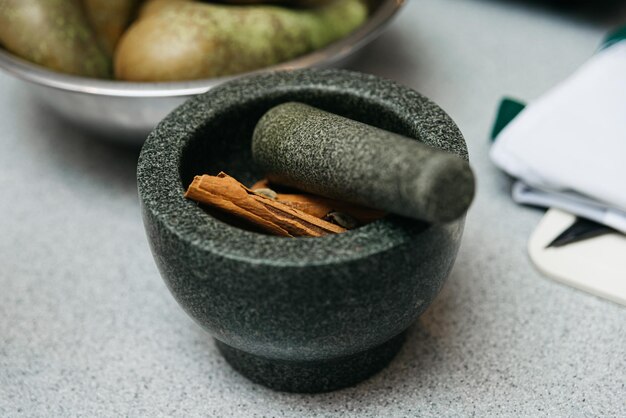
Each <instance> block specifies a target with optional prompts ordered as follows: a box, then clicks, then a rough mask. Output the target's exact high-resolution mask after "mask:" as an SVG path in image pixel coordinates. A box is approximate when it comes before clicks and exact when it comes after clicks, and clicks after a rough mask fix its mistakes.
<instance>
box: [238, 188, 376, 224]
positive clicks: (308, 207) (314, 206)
mask: <svg viewBox="0 0 626 418" xmlns="http://www.w3.org/2000/svg"><path fill="white" fill-rule="evenodd" d="M273 187H274V186H273V185H272V184H270V183H269V181H268V180H267V179H262V180H259V181H258V182H256V183H255V184H254V185H253V186H252V187H251V188H250V189H252V190H253V191H254V190H258V189H273ZM276 200H277V201H278V202H280V203H284V204H285V205H287V206H290V207H292V208H295V209H298V210H301V211H303V212H306V213H308V214H309V215H313V216H315V217H317V218H324V217H325V216H326V215H328V214H329V213H331V212H343V213H346V214H348V215H350V216H352V217H353V218H354V219H356V220H357V221H359V223H360V224H362V225H364V224H368V223H370V222H373V221H375V220H377V219H380V218H382V217H384V216H385V215H386V213H385V212H384V211H381V210H377V209H371V208H368V207H365V206H360V205H355V204H352V203H347V202H342V201H340V200H335V199H330V198H327V197H322V196H317V195H313V194H308V193H277V194H276Z"/></svg>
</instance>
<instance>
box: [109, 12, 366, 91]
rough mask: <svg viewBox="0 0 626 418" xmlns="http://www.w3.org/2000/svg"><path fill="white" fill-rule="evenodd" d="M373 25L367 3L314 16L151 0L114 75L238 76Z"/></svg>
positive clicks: (121, 50)
mask: <svg viewBox="0 0 626 418" xmlns="http://www.w3.org/2000/svg"><path fill="white" fill-rule="evenodd" d="M366 18H367V7H366V6H365V4H364V3H363V2H362V0H334V1H332V2H330V3H328V4H325V5H323V6H319V7H315V8H307V9H287V8H283V7H278V6H270V5H251V6H233V5H222V4H220V5H218V4H209V3H202V2H199V1H192V0H152V1H148V2H147V3H146V4H145V5H144V8H143V9H142V11H141V12H140V14H139V18H138V19H137V20H136V21H135V22H134V23H133V24H132V25H131V26H130V28H129V29H128V30H127V31H126V32H125V33H124V35H123V36H122V39H121V40H120V42H119V44H118V47H117V49H116V53H115V75H116V78H118V79H121V80H129V81H174V80H192V79H199V78H210V77H219V76H225V75H230V74H238V73H242V72H246V71H251V70H255V69H258V68H262V67H267V66H270V65H274V64H278V63H280V62H283V61H287V60H289V59H292V58H295V57H297V56H299V55H302V54H305V53H307V52H310V51H313V50H315V49H319V48H322V47H324V46H326V45H328V44H330V43H331V42H333V41H335V40H337V39H340V38H342V37H344V36H345V35H347V34H349V33H350V32H352V31H353V30H355V29H356V28H357V27H358V26H360V25H361V24H362V23H363V22H364V21H365V19H366Z"/></svg>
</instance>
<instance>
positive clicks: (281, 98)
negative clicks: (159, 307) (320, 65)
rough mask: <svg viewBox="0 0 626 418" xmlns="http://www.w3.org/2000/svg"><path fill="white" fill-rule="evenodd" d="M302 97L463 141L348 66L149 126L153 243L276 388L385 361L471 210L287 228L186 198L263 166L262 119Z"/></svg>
mask: <svg viewBox="0 0 626 418" xmlns="http://www.w3.org/2000/svg"><path fill="white" fill-rule="evenodd" d="M288 101H298V102H302V103H306V104H310V105H311V106H315V107H318V108H320V109H324V110H326V111H329V112H334V113H336V114H339V115H342V116H345V117H348V118H351V119H354V120H357V121H361V122H364V123H368V124H370V125H373V126H376V127H379V128H381V129H386V130H389V131H392V132H396V133H398V134H401V135H404V136H407V137H410V138H414V139H416V140H420V141H422V142H424V143H426V144H428V145H431V146H435V147H438V148H441V149H443V150H446V151H449V152H454V153H456V154H457V155H459V156H460V157H462V158H464V159H467V149H466V146H465V142H464V140H463V137H462V135H461V133H460V132H459V130H458V128H457V127H456V125H455V124H454V122H453V121H452V120H451V119H450V117H449V116H448V115H447V114H446V113H445V112H444V111H443V110H442V109H441V108H439V107H438V106H437V105H436V104H434V103H433V102H431V101H429V100H428V99H427V98H425V97H423V96H422V95H420V94H419V93H417V92H415V91H413V90H410V89H408V88H406V87H403V86H400V85H398V84H396V83H394V82H391V81H387V80H383V79H381V78H378V77H375V76H371V75H365V74H360V73H354V72H349V71H344V70H310V69H309V70H301V71H293V72H281V73H270V74H263V75H257V76H252V77H246V78H241V79H238V80H235V81H232V82H229V83H227V84H224V85H222V86H220V87H218V88H216V89H213V90H211V91H210V92H208V93H206V94H203V95H201V96H198V97H196V98H194V99H191V100H190V101H188V102H186V103H185V104H183V105H182V106H181V107H179V108H178V109H176V110H175V111H174V112H172V113H171V114H170V115H169V116H167V117H166V118H165V119H164V120H163V121H162V122H161V123H160V124H159V126H158V127H157V128H156V129H155V130H154V131H153V132H152V133H151V134H150V136H149V138H148V140H147V141H146V143H145V145H144V147H143V150H142V152H141V155H140V157H139V163H138V172H137V177H138V186H139V195H140V200H141V205H142V213H143V219H144V224H145V227H146V232H147V235H148V240H149V242H150V246H151V249H152V252H153V254H154V258H155V260H156V263H157V265H158V267H159V270H160V272H161V275H162V277H163V279H164V280H165V282H166V283H167V286H168V288H169V289H170V291H171V292H172V294H173V295H174V297H175V298H176V300H177V301H178V302H179V303H180V305H181V306H182V307H183V308H184V309H185V311H186V312H187V313H188V314H189V315H190V316H191V317H192V318H193V319H194V320H195V321H196V322H198V323H199V324H200V325H201V326H202V327H203V328H204V329H206V330H207V331H208V332H209V333H211V335H213V336H214V337H215V339H216V340H217V342H218V347H219V348H220V350H221V352H222V353H223V354H224V356H225V358H226V359H227V361H228V362H229V363H230V364H231V365H232V366H233V367H234V368H235V369H237V370H239V371H240V372H241V373H243V374H244V375H246V376H247V377H249V378H250V379H252V380H253V381H255V382H258V383H261V384H264V385H267V386H269V387H272V388H274V389H278V390H284V391H294V392H321V391H328V390H333V389H338V388H341V387H345V386H349V385H353V384H356V383H357V382H359V381H360V380H362V379H364V378H366V377H368V376H370V375H371V374H373V373H375V372H377V371H379V370H380V369H382V368H383V367H384V366H385V365H386V364H387V363H388V362H389V361H390V360H391V359H392V358H393V357H394V355H395V354H396V352H397V351H398V350H399V349H400V347H401V345H402V340H403V336H402V334H403V332H404V330H406V328H407V327H408V326H409V325H411V323H412V322H413V321H414V320H415V319H416V318H417V317H418V316H419V315H420V314H421V313H422V312H423V311H424V310H425V309H426V308H427V307H428V305H429V304H430V303H431V302H432V300H433V299H434V298H435V296H436V295H437V294H438V292H439V290H440V289H441V287H442V285H443V283H444V280H445V279H446V277H447V276H448V274H449V272H450V270H451V268H452V265H453V263H454V259H455V257H456V253H457V250H458V247H459V244H460V240H461V235H462V230H463V224H464V217H462V218H460V219H457V220H455V221H453V222H450V223H446V224H438V225H429V224H425V223H422V222H419V221H415V220H410V219H407V218H402V217H396V216H389V217H387V218H385V219H382V220H379V221H376V222H373V223H371V224H369V225H366V226H363V227H361V228H357V229H355V230H352V231H349V232H347V233H344V234H337V235H329V236H325V237H322V238H281V237H274V236H268V235H263V234H258V233H254V232H251V231H247V230H244V229H241V228H237V227H235V226H232V225H230V224H228V223H225V222H224V221H223V220H221V219H220V218H219V217H217V216H214V215H212V214H210V213H209V212H207V211H206V210H204V209H202V208H201V207H200V206H198V205H197V204H196V203H194V202H192V201H189V200H186V199H184V198H183V193H184V190H185V189H186V187H187V186H188V185H189V183H190V182H191V180H192V178H193V176H194V175H196V174H203V173H207V174H217V173H218V172H219V171H221V170H223V171H225V172H226V173H228V174H230V175H232V176H233V177H235V178H237V179H239V180H240V181H242V182H244V183H246V184H248V185H250V184H252V183H253V182H254V181H256V180H257V179H259V178H261V177H263V174H264V173H262V172H259V171H258V169H257V168H256V167H255V166H254V163H253V160H252V154H251V149H250V144H251V140H252V133H253V130H254V127H255V125H256V123H257V121H258V120H259V119H260V118H261V116H262V115H263V114H264V113H265V112H266V111H267V110H269V109H270V108H272V107H274V106H276V105H277V104H280V103H284V102H288Z"/></svg>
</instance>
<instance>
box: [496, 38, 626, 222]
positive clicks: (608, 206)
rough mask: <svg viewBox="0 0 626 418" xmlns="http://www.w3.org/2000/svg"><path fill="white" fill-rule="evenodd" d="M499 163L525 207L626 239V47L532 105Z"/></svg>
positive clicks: (513, 125)
mask: <svg viewBox="0 0 626 418" xmlns="http://www.w3.org/2000/svg"><path fill="white" fill-rule="evenodd" d="M491 158H492V159H493V161H494V163H495V164H496V165H497V166H498V167H500V168H501V169H502V170H504V171H506V172H507V173H509V174H510V175H512V176H513V177H516V178H518V179H519V180H520V181H521V183H520V184H519V185H517V186H516V187H514V193H513V198H514V199H515V200H516V201H518V202H519V203H531V204H535V205H541V206H549V207H557V208H561V209H564V210H566V211H568V212H570V213H573V214H576V215H580V216H583V217H586V218H590V219H592V220H595V221H597V222H601V223H604V224H606V225H608V226H611V227H613V228H616V229H618V230H620V231H621V232H624V233H626V40H625V41H621V42H617V43H615V44H613V45H612V46H610V47H608V48H606V49H604V50H602V51H600V52H598V53H597V54H596V55H594V56H593V57H592V58H591V59H590V60H589V61H588V62H587V63H585V64H584V65H583V66H582V67H581V68H580V69H578V71H576V72H575V73H574V74H573V75H572V76H570V77H569V78H568V79H566V80H565V81H563V82H561V83H560V84H558V85H557V86H556V87H554V88H552V89H551V90H550V91H548V92H547V93H546V94H544V95H543V96H542V97H541V98H539V99H538V100H536V101H535V102H534V103H531V104H530V105H528V106H527V107H526V108H525V109H524V110H523V111H522V112H521V113H520V114H519V115H518V116H517V117H516V118H515V119H513V121H511V122H510V123H509V124H508V125H507V126H506V127H505V128H504V129H503V130H502V131H501V132H500V133H499V134H498V136H497V138H496V141H495V144H494V145H493V147H492V148H491Z"/></svg>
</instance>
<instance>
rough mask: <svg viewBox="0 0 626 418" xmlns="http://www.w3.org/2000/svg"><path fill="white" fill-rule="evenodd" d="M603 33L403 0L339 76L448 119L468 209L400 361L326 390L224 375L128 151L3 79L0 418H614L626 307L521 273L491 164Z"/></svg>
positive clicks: (514, 211)
mask: <svg viewBox="0 0 626 418" xmlns="http://www.w3.org/2000/svg"><path fill="white" fill-rule="evenodd" d="M612 18H613V19H615V16H613V17H612ZM608 27H609V26H608V25H607V24H602V23H597V22H592V21H588V20H584V19H579V18H575V17H568V16H563V15H558V14H554V13H552V12H550V11H546V10H544V9H540V8H535V7H531V6H526V5H524V4H523V3H520V2H512V3H510V2H505V1H489V0H413V1H412V2H410V4H408V6H407V8H406V10H404V13H402V15H401V16H400V17H399V18H398V19H397V20H396V21H395V22H394V23H393V25H392V27H391V28H390V29H389V30H388V31H387V32H386V33H385V34H384V35H383V36H382V37H381V38H380V39H379V40H378V41H376V42H375V43H374V44H372V45H371V46H369V47H368V48H367V49H366V50H365V52H364V53H363V54H362V55H361V56H360V57H359V58H358V59H356V61H354V62H353V63H352V64H351V68H353V69H356V70H362V71H368V72H373V73H376V74H379V75H382V76H385V77H389V78H394V79H396V80H398V81H400V82H402V83H404V84H407V85H409V86H411V87H413V88H416V89H417V90H419V91H421V92H422V93H424V94H426V95H427V96H429V97H431V98H433V99H434V100H435V101H436V102H438V103H439V104H440V105H441V106H442V107H443V108H444V109H446V110H447V111H448V113H450V115H451V116H452V117H453V118H454V119H455V120H456V122H457V123H458V125H459V126H460V128H461V130H462V131H463V133H464V135H465V137H466V139H467V141H468V143H469V148H470V156H471V161H472V163H473V166H474V168H475V171H476V174H477V177H478V195H477V199H476V201H475V203H474V205H473V207H472V209H471V211H470V213H469V217H468V221H467V227H466V232H465V236H464V241H463V245H462V247H461V251H460V254H459V257H458V261H457V263H456V266H455V268H454V271H453V272H452V275H451V277H450V279H449V281H448V283H447V285H446V286H445V288H444V290H443V292H442V293H441V294H440V296H439V297H438V298H437V300H436V301H435V303H434V304H433V305H432V306H431V308H430V309H429V310H428V311H427V312H426V314H424V315H423V316H422V317H421V318H420V320H419V321H418V323H417V324H416V325H415V326H414V327H412V328H411V330H410V332H409V338H408V342H407V344H406V345H405V346H404V348H403V349H402V351H401V352H400V354H399V356H398V357H397V358H396V359H395V360H394V361H393V362H392V364H391V365H390V366H389V367H388V368H387V369H385V370H384V371H383V372H382V373H380V374H378V375H376V376H375V377H374V378H372V379H370V380H368V381H366V382H364V383H362V384H360V385H358V386H356V387H353V388H349V389H345V390H341V391H338V392H334V393H329V394H323V395H294V394H285V393H277V392H272V391H270V390H268V389H265V388H263V387H261V386H257V385H254V384H252V383H250V382H249V381H247V380H246V379H245V378H243V377H241V376H239V375H238V374H237V373H236V372H234V371H233V370H232V369H231V368H230V367H229V366H228V365H227V364H226V363H225V362H224V360H223V359H222V358H221V357H220V356H219V354H218V352H217V350H216V348H215V346H214V343H213V341H212V340H211V338H209V337H208V336H207V335H206V334H205V333H204V332H203V331H202V330H201V329H199V328H198V326H196V325H195V324H194V323H193V322H192V321H191V320H189V318H187V316H186V315H185V314H184V313H183V312H182V310H181V309H180V308H179V307H178V306H177V304H176V303H175V301H174V300H173V298H172V297H171V296H170V294H169V292H168V291H167V289H166V288H165V285H164V284H163V282H162V281H161V279H160V277H159V275H158V272H157V270H156V267H155V265H154V263H153V260H152V257H151V255H150V252H149V249H148V246H147V242H146V239H145V237H144V231H143V226H142V223H141V219H140V214H139V208H138V200H137V191H136V187H135V167H136V159H137V151H136V150H133V149H127V148H123V147H119V146H113V145H110V144H106V143H102V142H98V141H96V140H95V139H93V138H91V137H90V136H89V135H87V134H85V133H82V132H80V131H77V130H76V129H74V128H72V127H70V126H67V125H64V124H63V123H62V122H61V121H60V120H58V119H56V118H55V117H54V116H52V115H49V114H48V113H47V112H46V111H45V110H44V109H42V108H41V107H39V106H38V104H37V102H35V100H34V99H32V98H31V97H30V96H29V95H28V92H27V91H26V89H25V87H24V85H23V84H22V83H20V82H18V81H16V80H14V79H13V78H10V77H8V76H6V75H4V74H0V93H1V94H0V416H20V415H24V416H77V415H86V416H102V415H107V416H113V415H129V416H146V415H149V416H163V415H178V416H200V415H202V416H237V417H248V416H267V417H270V416H277V417H281V416H302V417H309V416H316V417H321V416H346V417H348V416H349V417H367V416H371V417H374V416H473V415H478V416H485V415H505V416H545V415H550V416H626V402H625V401H624V399H626V309H625V308H623V307H620V306H618V305H616V304H613V303H610V302H606V301H604V300H600V299H597V298H595V297H593V296H590V295H587V294H585V293H582V292H580V291H577V290H574V289H571V288H568V287H565V286H563V285H561V284H558V283H556V282H553V281H551V280H548V279H545V278H543V277H542V276H540V275H539V274H538V273H537V272H536V271H535V270H534V269H533V267H532V266H531V264H530V262H529V260H528V257H527V254H526V240H527V238H528V236H529V235H530V233H531V231H532V230H533V228H534V227H535V225H536V224H537V223H538V221H539V219H540V217H541V215H542V212H541V211H539V210H535V209H530V208H525V207H519V206H516V205H515V204H514V203H513V202H512V201H511V200H510V198H509V196H508V190H509V187H510V182H509V180H507V179H506V177H504V176H503V175H502V174H500V173H499V172H498V171H497V170H496V169H495V168H494V167H493V165H492V164H490V162H489V160H488V157H487V150H488V142H487V136H488V133H489V130H490V128H491V122H492V118H493V113H494V110H495V107H496V105H497V103H498V100H499V98H500V97H501V96H502V95H503V94H505V93H506V94H511V95H513V96H516V97H518V98H520V99H523V100H532V99H533V98H534V97H536V96H538V95H539V94H541V93H542V92H543V91H545V90H546V89H547V88H549V87H550V86H552V85H553V84H555V83H556V82H558V81H559V80H561V79H562V78H564V77H566V76H567V75H568V74H569V73H571V72H572V71H573V70H574V69H575V68H576V67H577V66H578V65H579V64H580V63H582V62H583V61H584V60H585V59H586V58H587V57H589V56H590V55H591V54H592V53H593V52H594V50H595V48H596V46H597V45H598V44H599V42H600V40H601V38H602V36H603V34H604V32H605V31H606V30H607V28H608Z"/></svg>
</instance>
